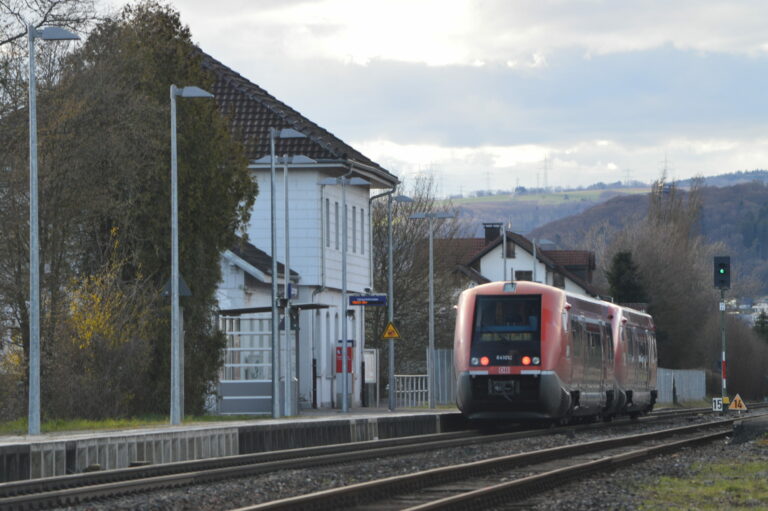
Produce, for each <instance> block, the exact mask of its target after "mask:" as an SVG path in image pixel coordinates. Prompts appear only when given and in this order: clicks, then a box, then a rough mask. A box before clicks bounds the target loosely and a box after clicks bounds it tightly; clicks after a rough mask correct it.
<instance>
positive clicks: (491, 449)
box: [65, 417, 768, 511]
mask: <svg viewBox="0 0 768 511" xmlns="http://www.w3.org/2000/svg"><path fill="white" fill-rule="evenodd" d="M707 420H709V418H708V417H700V418H698V419H696V421H707ZM678 422H679V423H678V425H682V424H683V422H680V421H678ZM685 423H686V424H687V423H689V421H685ZM668 425H669V424H666V425H648V426H641V427H638V428H636V429H633V431H636V432H640V431H652V430H655V429H661V428H664V427H668ZM625 434H629V433H628V430H627V429H626V428H610V429H609V430H608V431H605V432H600V433H599V434H598V433H579V434H577V435H573V434H571V435H566V434H562V435H554V436H548V437H539V438H532V439H525V440H515V441H508V442H499V443H494V444H486V445H477V446H471V445H470V446H463V447H459V448H453V449H445V450H441V451H432V452H426V453H416V454H413V455H408V456H396V457H387V458H381V459H378V460H369V461H364V462H356V463H351V464H344V465H333V466H328V467H315V468H312V469H306V470H291V471H280V472H276V473H274V474H270V475H268V476H257V477H252V478H242V479H237V480H231V481H226V482H220V483H212V484H206V485H198V486H189V487H184V488H179V489H175V490H166V491H163V492H155V493H152V494H141V495H130V496H126V497H122V498H119V499H112V500H109V501H104V502H96V503H89V504H83V505H80V506H74V507H68V508H65V509H69V510H77V511H84V510H94V511H101V510H107V509H110V510H112V509H121V510H128V509H130V510H142V511H150V510H152V511H154V510H209V509H210V510H213V509H215V510H220V509H232V508H237V507H244V506H248V505H253V504H256V503H259V502H265V501H269V500H275V499H279V498H285V497H290V496H294V495H300V494H305V493H311V492H315V491H320V490H324V489H328V488H331V487H337V486H342V485H347V484H353V483H356V482H363V481H368V480H371V479H378V478H383V477H388V476H393V475H399V474H407V473H412V472H417V471H420V470H426V469H428V468H434V467H439V466H445V465H449V464H455V463H459V462H461V461H467V462H468V461H475V460H480V459H485V458H490V457H495V456H503V455H506V454H513V453H517V452H524V451H530V450H535V449H544V448H547V447H555V446H559V445H565V444H570V443H574V442H582V441H585V440H588V439H589V440H596V439H599V438H605V437H609V436H616V435H625ZM739 449H740V450H747V451H748V452H749V453H752V451H755V453H753V454H762V455H764V456H766V457H768V449H766V448H760V447H758V446H757V445H756V444H754V442H750V443H746V444H742V445H741V446H739ZM740 452H741V451H740ZM734 454H735V453H734V451H733V447H731V446H728V445H726V444H725V443H722V442H721V443H720V444H717V445H714V446H713V445H708V446H702V447H700V448H697V449H695V450H687V451H685V452H683V453H682V454H679V455H677V456H676V457H675V458H673V459H674V461H673V462H672V463H670V460H669V458H664V459H654V460H649V461H647V462H645V463H644V464H642V465H639V466H638V465H635V466H633V467H629V468H627V469H623V470H621V471H617V472H615V473H613V474H611V475H610V476H597V477H595V478H594V479H592V480H591V481H589V482H585V483H578V484H573V485H568V486H564V487H562V488H561V489H559V490H556V491H554V492H552V493H550V494H549V495H548V497H547V498H546V499H534V500H531V501H529V502H528V503H526V505H524V506H520V505H519V504H520V503H518V505H517V506H516V507H515V508H516V509H521V508H522V509H541V510H544V509H546V510H547V511H551V510H553V509H557V510H581V509H583V510H595V509H637V506H638V504H639V503H640V502H642V496H640V495H638V491H637V488H638V487H639V486H641V485H642V484H645V483H647V482H652V481H653V480H654V478H656V477H658V476H660V475H682V474H685V473H687V471H690V465H691V463H692V462H694V461H702V460H704V461H706V460H713V459H719V457H721V456H722V457H727V458H729V459H732V458H733V456H734Z"/></svg>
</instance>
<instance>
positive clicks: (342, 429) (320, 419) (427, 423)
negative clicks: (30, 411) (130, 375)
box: [0, 408, 465, 483]
mask: <svg viewBox="0 0 768 511" xmlns="http://www.w3.org/2000/svg"><path fill="white" fill-rule="evenodd" d="M464 426H465V422H464V419H463V417H462V416H461V414H460V413H459V412H458V411H457V410H455V409H439V410H429V409H398V410H395V411H394V412H390V411H389V410H387V409H386V408H384V409H381V408H354V409H351V410H350V411H349V412H342V411H340V410H334V409H320V410H302V411H301V412H300V414H299V415H298V416H294V417H284V418H280V419H272V418H261V417H254V418H253V419H252V420H237V421H235V420H233V421H223V422H213V423H210V422H204V423H203V422H198V423H188V424H182V425H179V426H171V425H168V426H152V427H146V428H134V429H120V430H99V431H77V432H58V433H43V434H40V435H34V436H28V435H18V436H0V483H2V482H8V481H16V480H22V479H36V478H40V477H52V476H60V475H66V474H74V473H80V472H83V471H84V470H86V469H88V468H89V467H94V466H95V465H98V467H99V469H101V470H111V469H116V468H126V467H129V466H131V465H132V464H136V463H150V464H159V463H171V462H175V461H186V460H193V459H204V458H215V457H220V456H233V455H237V454H250V453H256V452H265V451H272V450H280V449H295V448H300V447H311V446H317V445H328V444H337V443H346V442H358V441H365V440H377V439H384V438H396V437H402V436H410V435H419V434H430V433H440V432H448V431H456V430H459V429H462V428H463V427H464Z"/></svg>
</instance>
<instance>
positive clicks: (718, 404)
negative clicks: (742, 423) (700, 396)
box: [712, 397, 723, 412]
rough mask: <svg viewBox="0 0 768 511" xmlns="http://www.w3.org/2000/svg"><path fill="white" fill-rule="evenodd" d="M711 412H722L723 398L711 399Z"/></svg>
mask: <svg viewBox="0 0 768 511" xmlns="http://www.w3.org/2000/svg"><path fill="white" fill-rule="evenodd" d="M712 411H713V412H722V411H723V398H721V397H713V398H712Z"/></svg>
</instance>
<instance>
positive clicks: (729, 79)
mask: <svg viewBox="0 0 768 511" xmlns="http://www.w3.org/2000/svg"><path fill="white" fill-rule="evenodd" d="M171 3H172V5H174V6H175V7H176V8H177V9H178V10H179V11H180V12H181V18H182V21H183V22H184V23H186V24H187V25H188V26H189V27H190V29H191V31H192V36H193V39H194V41H195V42H196V43H198V44H199V45H200V46H201V47H202V48H203V50H204V51H206V52H208V53H210V54H211V55H212V56H214V57H215V58H217V59H219V60H221V61H222V62H223V63H224V64H226V65H227V66H229V67H231V68H233V69H234V70H235V71H237V72H239V73H240V74H242V75H243V76H245V77H246V78H248V79H250V80H251V81H253V82H254V83H257V84H258V85H260V86H262V87H264V88H265V89H266V90H267V91H269V92H270V93H271V94H273V95H274V96H276V97H277V98H278V99H280V100H282V101H283V102H285V103H287V104H289V105H290V106H291V107H293V108H295V109H297V110H298V111H299V112H301V113H302V114H304V115H305V116H306V117H308V118H309V119H311V120H312V121H314V122H316V123H318V124H319V125H321V126H322V127H324V128H326V129H328V130H329V131H331V132H332V133H334V134H335V135H337V136H338V137H340V138H341V139H342V140H344V141H345V142H347V143H349V144H350V145H352V146H354V147H355V148H357V149H358V150H360V151H362V152H363V153H364V154H365V155H366V156H368V157H370V158H371V159H373V160H375V161H377V162H378V163H380V164H381V165H383V166H384V167H385V168H387V169H388V170H390V171H392V172H394V173H395V174H397V175H398V176H401V177H405V178H407V177H408V176H409V175H413V174H415V173H419V172H427V173H432V174H433V175H434V176H435V178H436V180H437V181H438V183H439V185H440V192H441V194H445V195H448V194H454V193H459V192H463V193H468V192H471V191H474V190H478V189H486V188H490V189H511V188H514V187H515V186H516V185H517V184H520V185H522V186H526V187H531V186H536V185H537V184H540V185H543V184H544V171H543V169H544V167H545V163H544V161H545V157H548V158H549V161H550V163H549V165H548V170H547V172H546V175H547V176H546V177H547V184H548V185H549V186H563V187H567V186H578V185H589V184H592V183H595V182H597V181H604V182H612V181H618V180H622V181H623V180H625V179H626V178H627V177H629V178H631V179H638V180H643V181H651V180H653V179H655V178H657V177H658V176H659V175H660V173H661V171H662V168H663V167H664V161H665V159H666V161H667V167H668V174H669V176H670V177H673V178H678V179H682V178H687V177H691V176H693V175H697V174H702V175H704V176H707V175H714V174H719V173H723V172H731V171H737V170H753V169H756V168H763V169H764V168H768V116H766V113H768V108H766V103H767V102H768V74H767V73H766V70H767V69H768V30H766V29H765V25H766V20H768V2H765V1H764V0H763V1H759V0H754V1H733V2H723V1H709V0H674V1H669V0H648V1H639V2H625V1H601V0H580V1H576V0H559V1H556V0H530V1H523V0H487V1H480V0H478V1H469V0H466V1H465V0H378V1H373V0H307V1H300V0H218V1H215V2H214V1H211V0H171Z"/></svg>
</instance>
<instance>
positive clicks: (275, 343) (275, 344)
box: [269, 128, 306, 419]
mask: <svg viewBox="0 0 768 511" xmlns="http://www.w3.org/2000/svg"><path fill="white" fill-rule="evenodd" d="M304 137H306V135H304V134H303V133H301V132H299V131H296V130H295V129H293V128H282V129H277V128H269V167H270V180H269V188H270V223H271V233H272V249H271V257H272V297H271V299H272V417H273V418H275V419H277V418H279V417H280V340H279V336H278V334H279V332H278V330H279V323H280V317H279V315H278V311H277V305H278V304H277V202H276V200H275V140H276V139H278V138H304ZM284 170H285V177H286V182H285V187H286V189H285V199H286V201H285V202H286V204H285V212H286V215H285V218H286V228H285V236H286V247H287V246H288V182H287V177H288V168H287V166H286V167H285V169H284ZM286 251H287V249H286ZM286 257H287V254H286ZM283 273H284V280H285V282H286V287H285V289H286V291H287V290H288V285H287V282H288V280H289V279H290V269H289V268H288V261H286V262H285V266H284V268H283ZM286 298H287V299H288V298H289V297H288V296H287V293H286ZM289 325H290V320H286V332H288V328H289ZM289 364H290V362H289ZM286 379H288V375H286ZM288 385H289V384H288V383H286V388H289V387H288ZM286 399H287V398H286Z"/></svg>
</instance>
